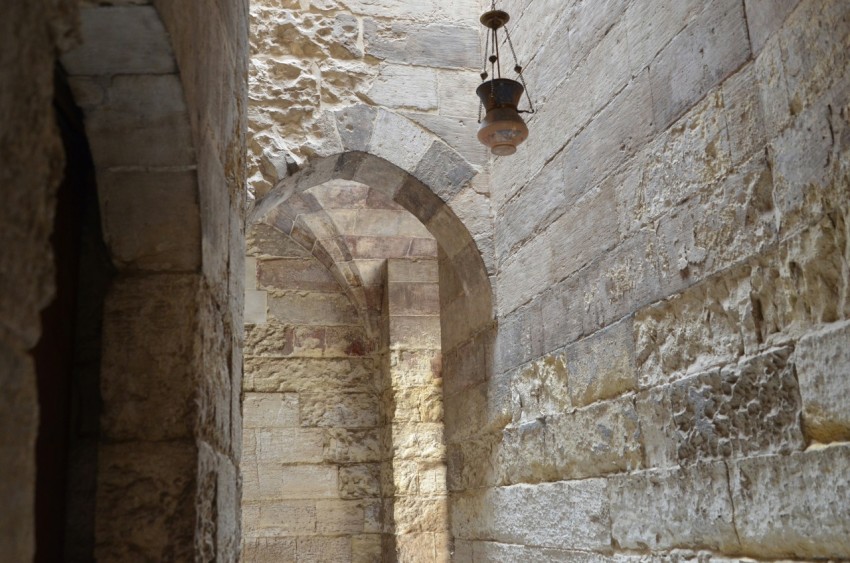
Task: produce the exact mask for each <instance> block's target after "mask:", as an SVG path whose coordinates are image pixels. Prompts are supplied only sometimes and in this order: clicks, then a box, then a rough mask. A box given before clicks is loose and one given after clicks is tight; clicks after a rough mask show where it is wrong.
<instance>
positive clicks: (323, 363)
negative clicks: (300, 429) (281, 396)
mask: <svg viewBox="0 0 850 563" xmlns="http://www.w3.org/2000/svg"><path fill="white" fill-rule="evenodd" d="M245 369H246V372H250V373H251V374H252V379H253V382H254V389H252V390H253V391H258V392H265V393H281V392H305V391H306V392H321V391H327V392H334V391H341V390H345V391H371V390H373V389H374V385H375V383H376V382H375V377H376V373H377V368H376V366H375V365H374V364H373V363H372V360H371V359H367V358H344V359H343V358H327V359H325V358H323V359H319V358H253V357H251V358H246V360H245Z"/></svg>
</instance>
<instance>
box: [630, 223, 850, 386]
mask: <svg viewBox="0 0 850 563" xmlns="http://www.w3.org/2000/svg"><path fill="white" fill-rule="evenodd" d="M836 221H837V225H836ZM836 227H838V228H836ZM844 228H845V227H844V220H843V219H842V218H840V217H839V216H837V215H833V216H830V217H827V218H825V219H824V220H822V221H820V222H819V223H818V224H817V225H815V226H813V227H812V228H810V229H808V230H806V231H804V232H802V233H800V234H799V235H797V236H795V237H793V238H790V239H788V240H787V241H786V242H784V243H783V244H781V245H779V246H778V247H776V248H774V249H773V250H771V251H770V252H768V253H766V254H764V255H762V256H760V257H757V258H753V259H751V260H749V261H748V262H747V263H745V264H744V265H742V266H739V267H736V268H732V269H730V270H728V271H727V272H726V273H725V274H724V275H723V276H721V277H717V278H712V279H709V280H708V281H706V282H703V283H701V284H698V285H695V286H693V287H691V288H689V289H687V290H685V291H684V292H682V293H680V294H678V295H677V296H674V297H672V298H670V299H668V300H666V301H664V302H660V303H659V304H657V305H654V306H652V307H650V308H647V309H645V310H643V311H639V312H638V313H637V314H636V316H635V346H636V360H637V365H638V374H639V379H640V383H641V385H642V386H651V385H655V384H659V383H663V382H666V381H672V380H676V379H679V378H681V377H682V376H684V375H686V374H687V373H697V372H699V371H704V370H705V368H706V367H710V366H716V365H720V364H725V363H729V362H731V361H734V360H736V359H737V358H738V357H740V356H742V355H745V354H754V353H756V352H758V351H759V350H761V349H764V348H765V347H766V346H770V345H773V344H782V343H783V342H786V341H787V339H788V338H789V337H792V336H794V335H798V336H799V335H801V334H803V333H805V332H806V331H807V330H809V329H810V328H811V327H813V326H815V325H817V324H819V323H822V322H833V321H835V320H837V319H840V318H846V317H847V315H848V312H847V310H846V308H847V305H846V304H845V303H847V301H846V297H845V296H844V295H845V294H846V291H847V290H846V289H845V285H844V284H845V282H844V281H843V280H845V279H847V276H848V271H847V268H846V266H845V265H843V264H842V263H840V261H838V262H837V261H836V259H837V257H838V256H839V255H840V253H842V252H844V250H841V249H844V248H845V247H846V234H845V233H844V231H843V229H844ZM787 295H794V296H795V298H794V299H788V298H787V297H786V296H787ZM709 311H710V313H709Z"/></svg>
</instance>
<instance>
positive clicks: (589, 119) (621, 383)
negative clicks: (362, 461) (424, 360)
mask: <svg viewBox="0 0 850 563" xmlns="http://www.w3.org/2000/svg"><path fill="white" fill-rule="evenodd" d="M487 4H489V2H488V3H487ZM499 4H500V5H501V7H503V8H504V9H507V10H508V11H509V12H511V14H512V15H513V18H514V19H513V20H512V24H513V28H512V32H513V35H514V36H515V39H516V42H517V50H518V53H519V55H520V58H522V59H524V60H527V61H528V63H527V65H526V68H527V71H526V72H527V74H526V78H527V80H528V83H529V87H530V88H531V91H532V94H534V96H535V99H536V101H537V105H538V112H537V114H535V115H534V116H532V117H531V118H530V119H529V128H530V130H531V136H530V138H529V140H528V142H527V144H526V145H525V146H523V147H521V148H520V150H519V152H518V153H517V155H516V156H513V157H510V158H502V159H498V160H495V161H494V162H493V165H492V170H491V178H492V183H491V190H492V200H493V206H494V210H495V211H494V213H495V249H496V250H495V252H496V257H495V261H496V268H497V273H496V277H495V283H496V293H497V310H498V324H499V328H498V334H497V336H496V340H495V342H494V344H493V351H492V357H491V361H492V364H489V363H488V362H489V361H490V360H488V357H487V355H486V354H484V355H478V356H476V355H474V354H461V355H462V356H464V359H463V361H464V362H466V364H465V365H464V367H462V368H460V369H458V370H457V371H456V372H453V373H446V388H447V390H449V389H454V390H455V391H454V392H455V394H456V396H457V397H458V399H457V400H454V399H453V398H452V396H448V397H447V399H446V410H447V414H446V425H447V432H448V440H449V443H448V449H449V487H450V489H451V490H452V491H453V493H452V502H451V507H452V512H451V519H452V532H453V534H454V538H455V555H454V558H455V560H456V561H475V562H478V561H494V560H505V561H520V560H522V561H531V560H534V561H542V560H547V561H556V560H557V561H561V560H571V561H572V560H581V561H584V560H587V561H602V560H612V561H613V560H617V561H627V560H628V561H631V560H634V561H650V560H652V561H679V560H691V559H693V560H696V559H699V560H701V561H702V560H705V561H708V560H711V561H722V560H739V558H740V557H744V556H748V557H754V558H757V559H760V558H765V559H770V558H784V559H794V560H808V559H813V558H824V559H842V560H843V559H845V558H847V557H850V543H848V539H847V538H848V537H850V511H848V508H847V506H848V505H847V503H846V502H845V498H846V496H847V491H848V488H850V480H848V474H850V473H848V469H850V447H848V445H847V443H846V442H847V440H848V425H847V417H846V414H845V413H846V412H847V409H848V405H850V402H848V401H850V396H848V390H847V384H846V380H847V377H846V373H847V370H848V369H850V364H848V361H847V354H846V348H847V342H848V340H847V337H848V333H847V331H848V328H847V327H848V324H847V323H848V314H850V308H848V305H850V300H849V299H850V293H848V291H850V269H848V255H849V254H848V252H850V244H849V243H848V234H850V231H848V226H847V225H848V221H847V218H848V211H850V195H848V194H850V168H848V165H850V136H848V134H850V113H848V112H850V109H848V108H850V106H848V103H850V99H848V95H850V94H848V93H850V64H848V57H847V52H848V45H850V5H848V4H847V3H846V2H840V1H837V2H836V1H833V2H829V1H801V2H797V1H794V0H791V1H782V2H769V1H759V0H746V1H745V2H741V1H732V0H728V1H727V0H713V1H711V2H690V1H688V2H678V1H676V2H669V1H662V0H658V1H655V0H642V1H632V2H619V1H614V2H560V1H540V0H535V1H533V2H532V1H527V0H510V1H509V0H505V1H504V2H501V3H499ZM460 361H461V360H460V359H459V360H458V362H459V365H463V364H461V363H460ZM491 365H492V368H491V367H490V366H491ZM488 377H489V379H488ZM457 387H459V388H460V389H459V390H458V389H457ZM480 429H483V431H482V430H480Z"/></svg>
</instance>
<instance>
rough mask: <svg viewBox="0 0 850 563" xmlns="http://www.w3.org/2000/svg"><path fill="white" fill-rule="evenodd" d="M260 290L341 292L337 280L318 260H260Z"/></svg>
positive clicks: (258, 277)
mask: <svg viewBox="0 0 850 563" xmlns="http://www.w3.org/2000/svg"><path fill="white" fill-rule="evenodd" d="M257 283H258V287H259V289H263V290H275V289H300V290H311V291H331V292H334V291H339V289H340V287H339V284H338V283H337V281H336V279H334V277H333V276H332V275H331V273H330V272H328V270H327V269H326V268H325V267H324V266H323V265H322V264H321V263H320V262H318V261H317V260H290V259H286V260H260V261H259V262H258V264H257Z"/></svg>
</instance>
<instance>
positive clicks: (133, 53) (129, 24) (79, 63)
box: [63, 6, 176, 76]
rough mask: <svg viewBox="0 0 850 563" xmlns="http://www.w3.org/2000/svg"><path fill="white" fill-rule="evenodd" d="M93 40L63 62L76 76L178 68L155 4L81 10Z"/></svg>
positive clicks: (85, 28) (85, 30)
mask: <svg viewBox="0 0 850 563" xmlns="http://www.w3.org/2000/svg"><path fill="white" fill-rule="evenodd" d="M80 16H81V20H82V22H81V23H82V30H81V33H82V35H83V36H84V37H86V38H88V39H89V41H86V42H84V43H83V44H82V45H81V46H80V47H78V48H76V49H74V50H72V51H70V52H68V53H67V54H65V55H64V57H63V62H64V64H65V65H66V66H67V68H69V69H70V70H71V74H72V75H87V76H97V75H103V74H109V75H114V74H140V75H141V74H168V73H173V72H174V71H175V70H176V67H175V62H174V55H173V53H172V50H171V45H170V44H169V41H168V34H167V33H166V31H165V29H164V28H163V24H162V20H161V19H160V17H159V15H158V14H157V12H156V10H155V9H154V8H153V6H115V7H111V8H109V9H106V10H104V9H98V8H95V7H89V8H86V9H83V10H82V11H81V14H80Z"/></svg>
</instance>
